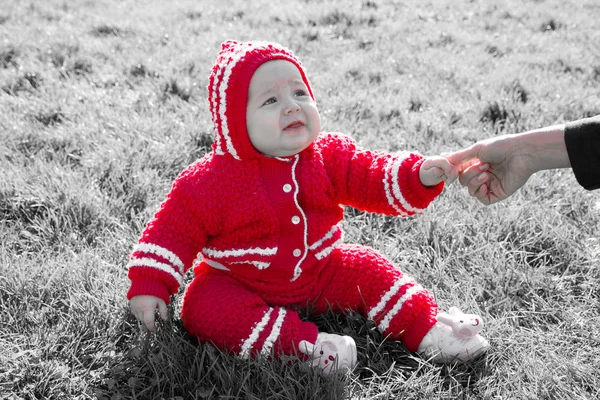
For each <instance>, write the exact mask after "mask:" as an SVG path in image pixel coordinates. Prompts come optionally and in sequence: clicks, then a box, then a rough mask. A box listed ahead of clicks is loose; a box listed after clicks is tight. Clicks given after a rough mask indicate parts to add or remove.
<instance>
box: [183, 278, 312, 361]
mask: <svg viewBox="0 0 600 400" xmlns="http://www.w3.org/2000/svg"><path fill="white" fill-rule="evenodd" d="M209 268H210V267H207V268H205V269H204V270H203V271H201V272H200V273H199V274H198V275H197V276H196V277H195V278H194V280H193V281H192V282H191V284H190V285H189V287H188V289H187V291H186V293H185V297H184V300H183V306H182V309H181V319H182V320H183V325H184V327H185V329H186V331H187V332H188V334H189V335H190V336H191V337H195V338H198V340H200V341H201V342H212V343H213V344H215V345H216V346H217V347H219V348H220V349H222V350H224V351H231V352H233V353H235V354H239V355H241V356H244V357H245V356H254V355H257V354H264V355H267V356H270V355H273V356H274V357H275V358H278V356H279V355H281V354H288V355H297V354H298V355H302V354H301V353H300V352H298V345H299V343H300V342H301V341H302V340H305V341H307V342H310V343H315V341H316V338H317V333H318V332H317V327H316V326H315V325H314V324H313V323H310V322H302V321H301V320H300V318H299V316H298V313H297V312H295V311H292V310H289V309H287V308H284V307H278V306H269V305H268V304H266V303H265V301H264V300H263V299H262V298H261V297H260V296H259V295H258V294H256V293H253V292H251V291H249V290H248V289H246V288H245V287H244V286H243V285H241V284H240V283H239V282H237V281H236V280H234V279H232V278H231V277H229V276H227V274H226V273H223V272H220V271H217V270H213V269H209Z"/></svg>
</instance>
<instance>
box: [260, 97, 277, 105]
mask: <svg viewBox="0 0 600 400" xmlns="http://www.w3.org/2000/svg"><path fill="white" fill-rule="evenodd" d="M275 102H277V99H276V98H275V97H271V98H269V99H267V101H265V102H264V103H263V106H268V105H269V104H273V103H275Z"/></svg>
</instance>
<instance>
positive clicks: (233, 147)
mask: <svg viewBox="0 0 600 400" xmlns="http://www.w3.org/2000/svg"><path fill="white" fill-rule="evenodd" d="M278 59H281V60H287V61H289V62H291V63H292V64H294V65H296V67H298V70H299V71H300V75H301V76H302V79H303V80H304V83H305V84H306V86H307V88H308V91H309V92H310V95H311V97H312V98H313V99H314V95H313V92H312V89H311V87H310V83H309V81H308V78H307V77H306V74H305V72H304V69H303V68H302V64H301V63H300V61H299V60H298V59H297V58H296V57H295V56H294V55H293V54H292V52H291V51H290V50H288V49H286V48H284V47H282V46H280V45H278V44H276V43H269V42H247V43H239V42H236V41H233V40H227V41H225V42H223V43H222V44H221V51H220V52H219V54H218V56H217V60H216V62H215V65H214V66H213V68H212V72H211V74H210V77H209V78H208V102H209V105H210V112H211V114H212V120H213V123H214V129H215V140H214V143H213V151H214V152H215V153H216V154H220V155H223V154H229V155H231V156H232V157H233V158H235V159H236V160H246V159H251V158H256V157H258V156H260V155H261V153H259V152H258V151H257V150H256V149H255V148H254V147H253V146H252V143H251V142H250V138H249V136H248V130H247V129H246V103H247V101H248V88H249V86H250V79H251V78H252V75H253V74H254V72H255V71H256V69H257V68H258V67H260V66H261V65H262V64H264V63H265V62H267V61H271V60H278Z"/></svg>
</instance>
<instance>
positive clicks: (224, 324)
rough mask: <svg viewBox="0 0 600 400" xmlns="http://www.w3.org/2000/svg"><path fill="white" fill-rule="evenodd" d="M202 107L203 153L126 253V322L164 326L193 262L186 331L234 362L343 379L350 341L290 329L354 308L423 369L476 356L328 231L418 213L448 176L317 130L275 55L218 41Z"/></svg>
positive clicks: (280, 50)
mask: <svg viewBox="0 0 600 400" xmlns="http://www.w3.org/2000/svg"><path fill="white" fill-rule="evenodd" d="M208 96H209V97H208V100H209V104H210V112H211V114H212V119H213V122H214V129H215V138H214V143H213V146H212V151H211V152H209V153H207V154H206V155H205V156H204V157H203V158H202V159H200V160H198V161H197V162H195V163H193V164H192V165H190V166H189V167H188V168H186V169H185V170H184V171H183V172H182V173H181V174H180V175H179V176H178V177H177V179H176V180H175V182H174V183H173V186H172V188H171V191H170V193H169V194H168V196H167V198H166V200H165V201H164V202H163V203H162V205H161V207H160V209H159V210H158V211H157V213H156V214H155V215H154V217H153V219H152V220H151V221H150V222H149V223H148V224H147V226H146V229H145V230H144V232H143V234H142V236H141V238H140V240H139V243H138V244H137V246H136V247H135V248H134V250H133V253H132V254H131V261H130V262H129V264H128V266H129V278H130V279H131V288H130V290H129V292H128V299H129V300H130V307H131V310H132V312H133V314H134V315H135V316H136V317H137V318H138V319H139V320H140V321H142V322H143V323H144V324H145V325H146V326H147V327H148V328H149V329H150V330H154V329H155V328H154V318H155V311H156V309H157V308H158V310H159V312H160V315H161V317H162V318H166V317H167V315H166V314H167V313H166V304H168V303H169V299H170V296H171V295H173V294H175V293H176V292H177V290H178V288H179V286H180V285H181V284H182V277H183V275H184V273H185V271H186V270H187V269H188V268H190V267H191V266H192V265H193V264H194V275H195V276H194V278H193V280H192V281H191V283H190V284H189V286H188V287H187V289H186V293H185V296H184V299H183V305H182V310H181V319H182V321H183V324H184V327H185V329H186V331H187V332H188V334H189V335H190V336H191V337H194V338H197V339H198V340H199V341H201V342H212V343H213V344H214V345H216V346H218V347H220V348H221V349H223V350H227V351H232V352H234V353H236V354H239V355H241V356H251V357H254V356H257V355H261V354H262V355H266V356H272V357H275V358H278V357H279V356H280V355H284V354H285V355H298V356H299V357H300V358H302V359H303V360H305V361H307V362H310V364H311V365H313V366H314V367H315V368H319V370H320V371H322V372H324V373H325V374H328V373H331V372H334V371H347V370H349V369H352V368H353V367H354V366H355V364H356V344H355V342H354V340H353V339H352V338H351V337H349V336H343V335H338V334H334V333H325V332H319V331H318V328H317V326H316V325H315V324H313V323H311V322H307V321H303V320H301V319H300V317H299V315H298V312H297V309H298V308H299V307H305V306H307V304H310V305H311V306H312V308H311V309H312V310H313V311H314V312H315V313H324V312H326V311H328V310H329V309H331V308H333V310H334V311H337V312H344V311H345V310H348V309H353V310H356V311H357V312H359V313H361V314H362V315H364V316H365V317H367V318H369V319H372V320H374V321H375V322H376V324H377V326H378V328H379V330H380V331H381V332H382V333H383V334H384V335H385V336H387V337H389V338H391V339H394V340H400V341H401V342H402V343H403V344H404V345H405V346H406V348H407V349H408V350H410V351H413V352H417V353H419V354H421V355H423V356H424V357H427V358H429V359H432V360H433V361H436V362H441V363H448V362H452V361H461V362H466V361H469V360H471V359H473V358H474V357H477V356H478V355H480V354H482V353H483V352H484V351H485V350H486V349H487V348H488V342H487V341H486V340H485V339H484V338H482V337H481V336H480V335H479V334H476V335H474V336H468V337H465V336H462V335H458V334H456V333H455V332H454V331H453V330H452V328H451V327H450V326H448V325H446V324H444V323H442V322H441V321H440V322H438V321H437V315H438V310H437V305H436V303H435V302H434V299H433V298H432V296H431V295H430V294H429V293H428V292H427V290H426V289H424V288H423V287H422V286H421V285H419V284H418V283H417V282H416V281H415V280H414V279H412V278H411V277H409V276H408V275H406V274H404V273H403V272H402V271H401V270H400V269H399V268H398V267H396V266H394V265H393V264H392V263H391V262H390V261H389V260H387V259H386V258H385V257H383V256H382V255H380V254H379V253H377V252H376V251H375V250H373V249H371V248H369V247H365V246H359V245H352V244H344V243H343V242H342V230H341V227H340V225H339V223H340V221H341V220H342V218H343V208H342V207H343V206H342V205H347V206H352V207H356V208H358V209H361V210H365V211H369V212H376V213H383V214H388V215H397V216H404V217H406V216H412V215H414V214H416V213H420V212H422V211H423V210H424V209H425V208H426V207H427V206H428V205H429V204H430V202H431V201H433V199H435V198H436V197H437V196H438V195H439V194H440V193H441V192H442V189H443V186H444V181H446V180H453V179H455V178H456V176H457V175H458V169H457V167H455V166H453V165H452V164H450V163H449V162H448V161H447V160H446V159H445V158H443V157H422V156H421V155H419V154H416V153H408V152H406V153H399V154H388V153H380V152H374V151H368V150H362V149H360V148H358V147H357V145H356V143H355V142H354V141H353V140H352V139H351V138H349V137H348V136H345V135H342V134H338V133H324V132H321V121H320V117H319V111H318V110H317V104H316V102H315V98H314V95H313V92H312V89H311V86H310V82H309V80H308V78H307V77H306V73H305V71H304V69H303V67H302V64H301V63H300V61H299V60H298V59H297V58H296V57H295V56H294V55H293V54H292V53H291V52H290V51H289V50H288V49H286V48H284V47H281V46H280V45H278V44H274V43H266V42H249V43H238V42H235V41H226V42H224V43H223V44H222V49H221V51H220V52H219V55H218V58H217V60H216V63H215V65H214V67H213V69H212V73H211V75H210V78H209V85H208ZM199 255H200V257H198V256H199ZM195 260H200V261H197V262H196V263H194V261H195Z"/></svg>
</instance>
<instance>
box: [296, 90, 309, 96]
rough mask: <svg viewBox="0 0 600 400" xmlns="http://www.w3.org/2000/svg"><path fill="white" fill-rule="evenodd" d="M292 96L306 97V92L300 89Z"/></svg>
mask: <svg viewBox="0 0 600 400" xmlns="http://www.w3.org/2000/svg"><path fill="white" fill-rule="evenodd" d="M294 94H295V95H296V96H308V93H306V91H305V90H302V89H299V90H296V91H295V92H294Z"/></svg>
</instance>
